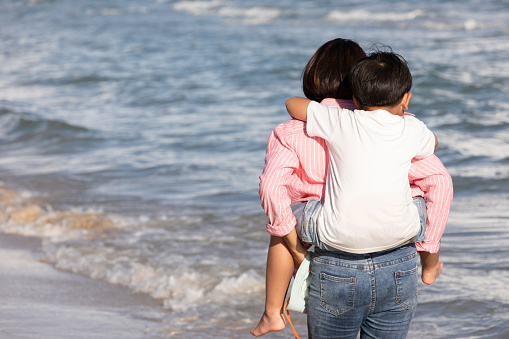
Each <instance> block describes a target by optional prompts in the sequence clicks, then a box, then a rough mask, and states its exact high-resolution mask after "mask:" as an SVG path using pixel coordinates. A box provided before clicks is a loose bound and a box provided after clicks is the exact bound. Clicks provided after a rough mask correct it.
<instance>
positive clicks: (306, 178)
mask: <svg viewBox="0 0 509 339" xmlns="http://www.w3.org/2000/svg"><path fill="white" fill-rule="evenodd" d="M322 103H323V104H327V105H329V106H341V107H342V108H346V109H351V110H354V109H356V107H355V105H354V103H353V101H350V100H336V99H325V100H323V101H322ZM327 164H328V152H327V146H326V145H325V141H324V140H323V139H320V138H317V137H310V136H308V135H307V134H306V123H304V122H302V121H299V120H295V119H294V120H289V121H287V122H284V123H282V124H280V125H278V126H277V127H276V128H275V129H274V130H273V131H272V133H271V135H270V137H269V142H268V145H267V154H266V157H265V167H264V169H263V173H262V175H261V176H260V192H259V193H260V199H261V203H262V207H263V209H264V210H265V213H266V214H267V216H268V218H269V222H268V224H267V232H268V233H269V234H271V235H275V236H284V235H287V234H288V233H290V232H291V231H292V230H293V229H294V227H295V223H296V221H295V217H294V216H293V214H292V210H291V207H290V206H291V205H292V204H294V203H297V202H300V201H306V200H309V199H311V198H315V199H319V200H323V196H324V191H325V179H326V177H327V175H326V174H327ZM408 179H409V182H410V186H411V192H412V196H422V197H423V198H424V200H425V201H426V207H427V217H428V224H427V228H426V240H425V241H423V242H420V243H417V244H416V247H417V250H418V251H424V252H429V253H437V252H438V251H439V249H440V238H441V237H442V234H443V233H444V230H445V225H446V224H447V219H448V216H449V208H450V206H451V202H452V196H453V187H452V179H451V176H450V175H449V173H448V172H447V170H446V169H445V167H444V165H443V164H442V162H441V161H440V160H439V159H438V158H437V157H436V156H435V155H431V156H429V157H427V158H424V159H420V160H413V161H412V165H411V167H410V171H409V174H408Z"/></svg>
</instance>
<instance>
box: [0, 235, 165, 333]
mask: <svg viewBox="0 0 509 339" xmlns="http://www.w3.org/2000/svg"><path fill="white" fill-rule="evenodd" d="M41 242H42V240H41V239H39V238H36V237H23V236H18V235H9V234H4V233H0V300H2V303H1V306H0V338H9V339H16V338H38V339H45V338H47V339H58V338H62V339H63V338H95V339H100V338H104V339H111V338H126V339H127V338H144V337H153V336H152V335H153V334H154V333H155V331H156V329H157V328H158V327H159V328H160V327H161V324H160V323H161V321H162V319H163V316H164V313H165V310H164V309H163V307H162V305H161V303H160V302H158V301H157V300H154V299H152V298H150V297H149V296H146V295H143V294H134V293H133V292H131V291H129V290H128V289H127V288H125V287H122V286H114V285H111V284H108V283H107V282H105V281H101V280H94V279H91V278H88V277H85V276H81V275H77V274H73V273H68V272H63V271H59V270H57V269H56V268H54V267H53V266H51V265H49V264H46V263H43V262H41V261H39V256H40V247H41ZM154 336H155V335H154Z"/></svg>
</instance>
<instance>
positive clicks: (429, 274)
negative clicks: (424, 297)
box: [413, 197, 444, 285]
mask: <svg viewBox="0 0 509 339" xmlns="http://www.w3.org/2000/svg"><path fill="white" fill-rule="evenodd" d="M413 201H414V204H415V206H417V210H418V211H419V219H420V222H421V230H420V232H419V234H418V235H417V236H416V240H415V242H418V241H423V240H426V220H427V217H426V213H427V210H426V202H425V201H424V199H423V198H422V197H415V198H414V199H413ZM419 256H420V257H421V266H422V274H421V279H422V282H423V283H425V284H427V285H431V284H433V283H434V282H435V280H437V278H438V276H439V275H440V273H442V268H443V266H444V264H443V263H442V262H440V260H439V256H440V255H439V253H428V252H419Z"/></svg>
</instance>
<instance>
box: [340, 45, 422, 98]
mask: <svg viewBox="0 0 509 339" xmlns="http://www.w3.org/2000/svg"><path fill="white" fill-rule="evenodd" d="M350 86H351V88H352V91H353V95H354V97H355V98H356V99H357V101H359V104H360V105H361V107H362V108H367V107H384V106H388V107H394V106H395V105H397V104H398V103H400V102H401V99H403V96H404V95H405V93H408V92H410V89H411V88H412V74H411V73H410V70H409V69H408V66H407V64H406V61H405V59H404V58H403V57H402V56H401V55H399V54H396V53H394V52H392V51H390V52H382V51H375V52H373V53H371V54H370V55H369V56H367V57H365V58H362V59H359V60H358V61H357V62H356V63H355V65H354V66H353V68H352V70H351V72H350Z"/></svg>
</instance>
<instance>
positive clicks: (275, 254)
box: [251, 236, 294, 337]
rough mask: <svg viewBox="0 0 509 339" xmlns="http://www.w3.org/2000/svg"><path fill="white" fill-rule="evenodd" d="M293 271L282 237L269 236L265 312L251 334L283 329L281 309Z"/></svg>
mask: <svg viewBox="0 0 509 339" xmlns="http://www.w3.org/2000/svg"><path fill="white" fill-rule="evenodd" d="M293 271H294V264H293V258H292V255H291V254H290V251H289V250H288V248H287V247H286V244H285V241H284V239H283V238H282V237H276V236H271V238H270V245H269V251H268V253H267V272H266V286H265V312H264V313H263V315H262V318H261V319H260V322H259V323H258V325H257V326H256V328H255V329H253V330H252V331H251V334H252V335H254V336H256V337H259V336H262V335H264V334H266V333H268V332H273V331H281V330H282V329H284V328H285V326H286V323H285V321H284V317H283V313H282V308H283V304H284V301H285V296H286V291H287V289H288V285H289V283H290V280H291V278H292V275H293Z"/></svg>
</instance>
